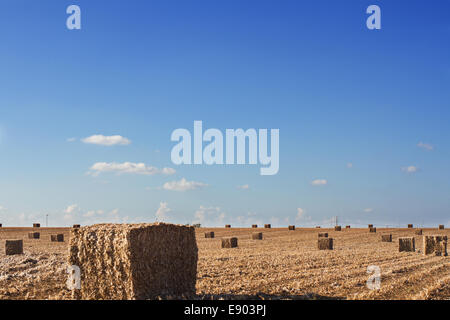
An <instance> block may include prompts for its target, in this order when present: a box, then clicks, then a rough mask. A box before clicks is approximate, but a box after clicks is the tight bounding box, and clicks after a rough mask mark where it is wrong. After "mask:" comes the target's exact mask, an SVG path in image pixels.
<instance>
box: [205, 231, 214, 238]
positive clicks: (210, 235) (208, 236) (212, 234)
mask: <svg viewBox="0 0 450 320" xmlns="http://www.w3.org/2000/svg"><path fill="white" fill-rule="evenodd" d="M205 238H214V232H213V231H210V232H205Z"/></svg>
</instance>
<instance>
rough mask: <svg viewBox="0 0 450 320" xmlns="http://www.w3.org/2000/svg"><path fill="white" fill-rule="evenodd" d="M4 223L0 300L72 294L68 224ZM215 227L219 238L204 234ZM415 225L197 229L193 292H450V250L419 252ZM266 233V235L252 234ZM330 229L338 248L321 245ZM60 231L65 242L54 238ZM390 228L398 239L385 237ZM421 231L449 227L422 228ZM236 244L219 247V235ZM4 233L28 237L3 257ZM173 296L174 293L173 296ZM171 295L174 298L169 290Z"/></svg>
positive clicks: (281, 295) (208, 295)
mask: <svg viewBox="0 0 450 320" xmlns="http://www.w3.org/2000/svg"><path fill="white" fill-rule="evenodd" d="M32 230H33V228H5V227H4V228H0V247H1V248H0V299H70V298H71V294H70V291H69V290H68V289H67V288H66V284H65V282H66V279H67V272H66V268H67V253H68V239H69V236H70V229H69V228H39V229H34V230H36V231H39V232H40V233H41V238H40V239H39V240H37V239H36V240H34V239H28V235H27V234H28V232H31V231H32ZM208 231H214V233H215V238H213V239H206V238H205V237H204V233H205V232H208ZM414 231H415V229H406V228H405V229H383V228H377V232H376V233H369V230H368V229H345V228H343V229H342V231H334V229H326V228H321V229H315V228H314V229H304V228H297V229H296V230H295V231H288V229H287V228H272V229H264V228H258V229H251V228H231V229H225V228H198V229H196V236H197V244H198V248H199V254H198V255H199V257H198V272H197V295H196V296H194V297H185V298H193V299H246V298H248V299H450V257H448V256H447V257H440V256H433V255H427V256H425V255H423V254H422V238H423V236H419V235H415V232H414ZM254 232H263V237H264V238H263V240H252V239H251V235H252V233H254ZM318 232H328V234H329V237H331V238H333V239H334V250H332V251H329V250H318V249H317V234H318ZM57 233H63V234H64V237H65V241H64V242H62V243H58V242H51V241H50V235H51V234H57ZM382 234H392V237H393V242H392V243H389V242H381V235H382ZM423 234H424V235H447V236H450V230H448V229H446V230H437V228H435V229H423ZM231 236H232V237H237V238H238V239H239V246H238V248H228V249H222V248H221V238H222V237H231ZM405 236H414V237H415V241H416V252H398V238H399V237H405ZM6 239H23V243H24V254H23V255H14V256H5V252H4V247H5V240H6ZM372 265H375V266H378V267H379V268H380V271H381V287H380V289H379V290H369V289H368V288H367V286H366V281H367V280H368V278H369V276H370V274H369V273H367V267H368V266H372ZM169 298H170V297H169ZM172 298H174V297H172Z"/></svg>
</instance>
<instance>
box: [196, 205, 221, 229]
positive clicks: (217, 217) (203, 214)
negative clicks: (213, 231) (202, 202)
mask: <svg viewBox="0 0 450 320" xmlns="http://www.w3.org/2000/svg"><path fill="white" fill-rule="evenodd" d="M225 216H226V214H225V212H223V211H222V210H221V209H220V207H205V206H200V208H199V209H198V210H197V211H195V214H194V217H195V221H194V222H196V223H201V224H208V225H215V226H217V225H221V224H223V222H224V219H225Z"/></svg>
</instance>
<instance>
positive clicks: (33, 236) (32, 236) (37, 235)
mask: <svg viewBox="0 0 450 320" xmlns="http://www.w3.org/2000/svg"><path fill="white" fill-rule="evenodd" d="M40 237H41V234H40V233H39V232H29V233H28V239H39V238H40Z"/></svg>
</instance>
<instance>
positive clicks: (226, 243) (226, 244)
mask: <svg viewBox="0 0 450 320" xmlns="http://www.w3.org/2000/svg"><path fill="white" fill-rule="evenodd" d="M237 246H238V239H237V238H223V239H222V248H236V247H237Z"/></svg>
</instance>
